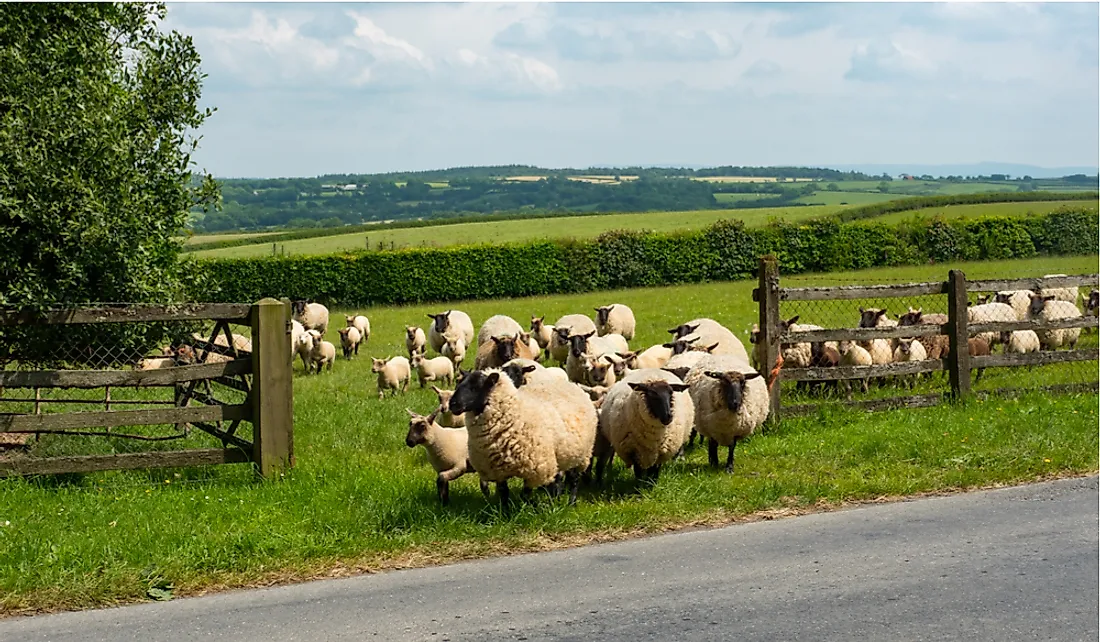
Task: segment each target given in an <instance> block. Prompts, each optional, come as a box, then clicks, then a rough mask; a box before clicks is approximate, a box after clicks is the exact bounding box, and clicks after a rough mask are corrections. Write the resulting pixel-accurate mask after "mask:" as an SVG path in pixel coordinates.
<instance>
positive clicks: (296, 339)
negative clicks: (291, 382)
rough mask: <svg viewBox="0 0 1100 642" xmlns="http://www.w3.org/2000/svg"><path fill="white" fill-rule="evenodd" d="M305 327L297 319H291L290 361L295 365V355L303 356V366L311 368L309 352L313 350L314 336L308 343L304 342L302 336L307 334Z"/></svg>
mask: <svg viewBox="0 0 1100 642" xmlns="http://www.w3.org/2000/svg"><path fill="white" fill-rule="evenodd" d="M305 331H306V329H305V327H303V326H302V324H301V323H299V322H298V321H297V320H296V319H291V321H290V363H291V365H292V366H293V365H294V357H295V356H301V357H302V367H303V368H305V369H306V370H308V369H309V353H310V351H311V350H313V340H312V338H311V339H310V341H309V342H308V343H305V344H303V343H302V341H301V337H302V335H303V334H305Z"/></svg>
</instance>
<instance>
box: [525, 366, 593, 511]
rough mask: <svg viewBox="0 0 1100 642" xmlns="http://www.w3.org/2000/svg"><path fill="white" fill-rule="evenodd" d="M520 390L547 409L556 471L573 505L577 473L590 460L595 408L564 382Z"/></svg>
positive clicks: (543, 382) (539, 383) (544, 382)
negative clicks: (560, 475)
mask: <svg viewBox="0 0 1100 642" xmlns="http://www.w3.org/2000/svg"><path fill="white" fill-rule="evenodd" d="M528 367H530V366H528ZM520 393H521V394H524V393H526V394H527V395H530V396H531V397H533V398H535V399H538V400H539V401H541V402H543V403H544V404H545V407H546V408H548V409H550V412H549V413H547V422H546V423H547V425H548V426H550V427H552V428H553V435H554V455H555V458H556V460H557V467H558V471H560V472H561V473H562V474H563V475H564V477H565V482H566V484H568V485H569V504H570V505H574V504H576V503H577V490H578V488H579V487H580V478H581V474H582V473H583V472H584V471H585V470H587V469H588V465H589V463H590V462H591V459H592V448H593V444H594V443H595V441H596V430H597V424H598V421H599V417H598V415H597V414H596V408H595V407H594V406H593V405H592V401H591V400H590V399H589V397H588V394H586V393H585V392H584V391H582V390H581V389H580V388H579V387H577V386H575V385H573V384H571V383H569V382H567V381H560V380H553V379H542V380H539V381H531V382H529V383H528V384H527V385H526V386H524V387H523V389H522V390H521V391H520ZM555 415H556V416H555Z"/></svg>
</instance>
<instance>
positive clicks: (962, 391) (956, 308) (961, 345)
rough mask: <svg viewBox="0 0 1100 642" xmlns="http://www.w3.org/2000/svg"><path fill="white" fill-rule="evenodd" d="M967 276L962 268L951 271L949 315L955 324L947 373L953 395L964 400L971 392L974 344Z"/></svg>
mask: <svg viewBox="0 0 1100 642" xmlns="http://www.w3.org/2000/svg"><path fill="white" fill-rule="evenodd" d="M966 303H967V297H966V275H965V274H963V273H962V271H960V270H951V271H949V272H948V273H947V318H948V325H950V326H951V330H950V333H949V334H948V335H947V336H948V340H949V342H950V353H949V354H948V355H947V372H948V376H949V378H950V380H951V395H952V396H953V397H954V398H955V399H963V398H965V397H966V396H967V395H969V394H970V344H969V342H968V341H967V339H968V338H969V334H970V333H969V331H968V330H967V325H968V324H969V317H968V315H967V311H966Z"/></svg>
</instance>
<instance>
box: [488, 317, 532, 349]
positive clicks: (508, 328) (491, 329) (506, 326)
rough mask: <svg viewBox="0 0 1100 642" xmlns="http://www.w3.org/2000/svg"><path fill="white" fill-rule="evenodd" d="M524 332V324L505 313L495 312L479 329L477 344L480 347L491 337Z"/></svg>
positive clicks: (509, 335)
mask: <svg viewBox="0 0 1100 642" xmlns="http://www.w3.org/2000/svg"><path fill="white" fill-rule="evenodd" d="M522 333H523V326H521V325H520V324H519V323H518V322H517V321H516V320H515V319H513V318H512V317H510V316H508V315H505V314H494V315H493V316H491V317H489V318H488V319H486V320H485V323H482V324H481V329H479V330H478V331H477V345H478V347H479V348H480V347H481V346H482V344H484V343H485V342H486V341H488V340H489V339H490V338H491V337H504V336H508V337H511V336H515V335H517V334H522Z"/></svg>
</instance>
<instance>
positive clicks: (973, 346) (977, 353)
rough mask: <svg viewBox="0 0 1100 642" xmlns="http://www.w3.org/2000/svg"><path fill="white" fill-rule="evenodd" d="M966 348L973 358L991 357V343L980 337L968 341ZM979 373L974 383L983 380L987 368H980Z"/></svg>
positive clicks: (975, 376)
mask: <svg viewBox="0 0 1100 642" xmlns="http://www.w3.org/2000/svg"><path fill="white" fill-rule="evenodd" d="M966 348H967V351H968V352H969V353H970V356H972V357H988V356H989V352H990V351H989V342H988V341H986V340H985V339H983V338H980V337H971V338H969V339H967V340H966ZM977 370H978V373H977V374H976V375H974V383H978V381H980V380H981V378H982V373H983V372H985V368H978V369H977Z"/></svg>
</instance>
